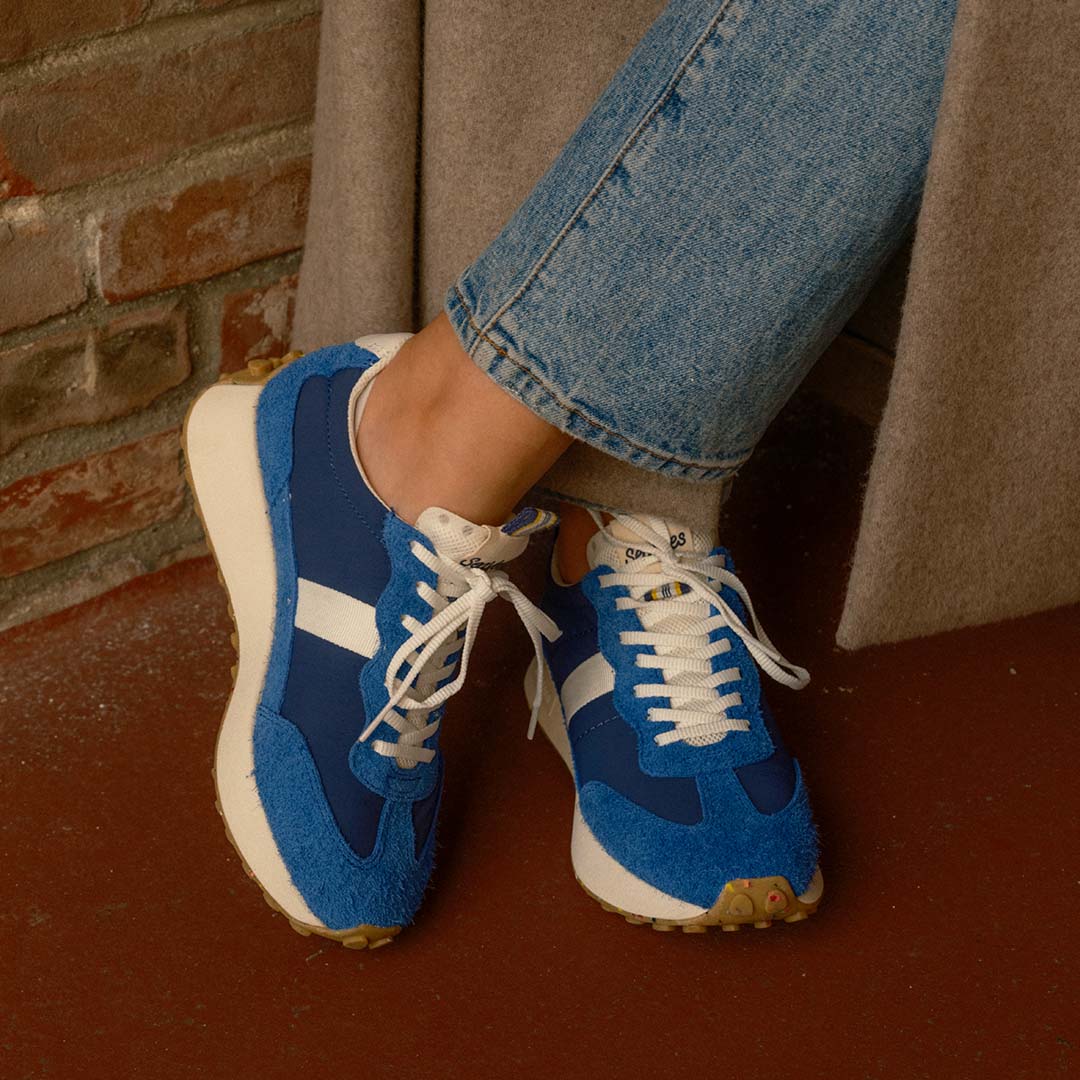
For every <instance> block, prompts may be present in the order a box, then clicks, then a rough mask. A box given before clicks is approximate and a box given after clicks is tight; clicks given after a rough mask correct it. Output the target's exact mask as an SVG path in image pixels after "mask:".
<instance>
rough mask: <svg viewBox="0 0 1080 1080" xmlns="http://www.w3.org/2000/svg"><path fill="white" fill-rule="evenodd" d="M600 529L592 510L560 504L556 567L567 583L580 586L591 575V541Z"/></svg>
mask: <svg viewBox="0 0 1080 1080" xmlns="http://www.w3.org/2000/svg"><path fill="white" fill-rule="evenodd" d="M598 529H599V526H598V525H597V524H596V522H595V521H594V520H593V517H592V515H591V514H590V513H589V511H588V510H585V509H584V508H582V507H580V506H575V505H574V504H573V503H565V502H564V503H560V504H559V534H558V536H557V537H556V538H555V565H556V567H557V568H558V571H559V577H560V578H561V579H562V581H563V582H564V584H566V585H576V584H577V583H578V582H579V581H581V579H582V578H583V577H584V576H585V575H586V574H587V573H588V572H589V570H590V566H589V541H590V540H591V539H592V537H593V536H594V535H595V533H596V532H597V530H598Z"/></svg>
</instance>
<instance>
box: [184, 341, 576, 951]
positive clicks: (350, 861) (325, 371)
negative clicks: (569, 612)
mask: <svg viewBox="0 0 1080 1080" xmlns="http://www.w3.org/2000/svg"><path fill="white" fill-rule="evenodd" d="M407 337H408V335H387V336H381V337H373V338H365V339H361V340H360V341H359V342H357V343H355V344H348V345H341V346H336V347H333V348H328V349H322V350H320V351H318V352H315V353H312V354H310V355H308V356H305V357H303V358H299V359H298V358H296V357H295V356H290V357H287V358H286V359H285V361H259V362H255V363H254V364H252V365H250V367H251V370H250V371H248V372H245V373H243V374H240V375H235V376H228V377H226V379H225V380H223V381H222V382H219V383H218V384H216V385H215V386H213V387H210V388H209V389H208V390H206V391H205V392H204V393H203V394H202V395H201V396H200V397H199V398H198V400H197V401H196V402H195V404H194V405H193V406H192V407H191V410H190V412H189V414H188V418H187V422H186V424H185V452H186V455H187V461H188V467H189V477H190V481H191V485H192V489H193V491H194V493H195V496H196V501H197V505H198V508H199V512H200V515H201V517H202V519H203V522H204V524H205V526H206V533H207V536H208V538H209V541H210V544H211V546H212V549H213V551H214V555H215V557H216V559H217V563H218V567H219V569H220V572H221V576H222V580H223V583H224V585H225V587H226V589H227V590H228V593H229V597H230V600H231V604H232V612H233V617H234V620H235V622H236V629H237V634H236V636H234V639H233V640H234V644H235V645H236V647H237V652H238V655H239V660H238V665H237V668H236V669H234V677H235V681H234V686H233V692H232V696H231V698H230V700H229V705H228V708H227V710H226V712H225V716H224V718H223V720H222V725H221V731H220V733H219V736H218V742H217V749H216V755H215V779H216V785H217V794H218V800H219V802H218V806H219V810H220V812H221V815H222V817H223V818H224V820H225V826H226V830H227V832H228V834H229V837H230V839H231V840H232V843H233V845H234V847H235V848H236V850H237V852H238V853H239V854H240V857H241V859H242V860H243V862H244V864H245V868H246V869H247V871H248V873H249V874H250V876H251V877H253V878H254V879H255V881H256V882H257V883H258V884H259V885H260V886H261V887H262V889H263V891H264V893H265V895H266V898H267V900H268V902H269V903H270V905H271V907H273V908H275V909H277V910H279V911H281V912H282V913H283V914H284V915H285V916H286V917H287V918H288V919H289V921H290V923H291V924H292V926H293V927H294V929H296V930H298V931H299V932H301V933H303V934H320V935H322V936H324V937H328V938H334V939H337V940H339V941H341V942H343V943H344V944H345V945H347V946H349V947H352V948H364V947H372V948H374V947H375V946H378V945H382V944H385V943H386V942H388V941H390V940H391V939H392V938H393V937H394V936H395V935H396V934H397V933H398V932H399V930H400V929H401V927H402V926H404V925H405V924H407V923H408V922H409V921H410V920H411V919H412V918H413V915H414V914H415V912H416V909H417V907H418V905H419V903H420V900H421V897H422V895H423V892H424V889H425V887H426V885H427V881H428V877H429V875H430V872H431V865H432V853H433V849H434V842H435V819H436V815H437V814H438V809H439V798H440V793H441V791H442V782H443V761H442V756H441V754H440V753H439V747H438V735H439V724H440V720H441V717H442V711H443V705H444V702H445V701H446V700H447V698H449V697H450V696H451V695H452V694H454V693H455V692H456V691H457V690H458V689H459V687H460V686H461V685H462V681H463V680H464V678H465V673H466V668H467V663H468V657H469V653H470V651H471V649H472V646H473V641H474V639H475V636H476V631H477V627H478V625H479V622H480V618H481V615H482V614H483V611H484V607H485V605H486V604H487V603H488V601H490V600H492V599H493V598H495V597H496V596H503V597H506V598H507V599H509V600H510V601H511V602H512V603H513V604H514V607H515V608H516V609H517V611H518V613H519V615H520V616H521V618H522V620H523V621H524V623H525V625H526V627H527V629H528V631H529V634H530V636H531V638H532V640H533V645H534V648H536V650H537V654H538V655H539V654H540V653H539V650H540V646H541V642H540V634H541V633H546V634H548V635H549V636H554V635H555V634H556V633H557V631H556V630H555V628H554V626H553V625H552V624H551V623H550V621H549V620H548V619H546V617H545V616H544V615H543V614H542V613H541V612H540V611H538V610H537V609H536V608H534V607H533V605H532V604H530V603H529V601H528V600H526V599H525V597H524V596H522V595H521V593H520V592H518V590H517V589H516V588H515V587H514V586H513V585H512V584H511V583H510V582H509V580H508V579H507V577H506V575H505V574H504V573H502V572H501V571H499V570H496V569H495V567H497V566H499V565H500V564H502V563H504V562H507V561H508V560H510V559H512V558H514V557H515V556H516V555H518V554H520V552H521V551H522V550H523V549H524V548H525V546H526V544H527V543H528V537H529V535H530V534H531V533H533V532H535V531H537V530H538V529H540V528H544V527H546V526H547V525H548V524H550V523H551V522H552V521H553V515H550V514H544V513H542V512H539V511H527V512H523V514H521V515H518V517H517V518H515V519H514V520H513V521H511V522H509V523H508V524H507V525H505V526H503V527H502V528H501V529H500V528H494V527H490V526H485V525H475V524H473V523H472V522H468V521H465V520H463V519H462V518H460V517H458V516H457V515H455V514H452V513H450V512H449V511H446V510H441V509H439V508H438V507H433V508H431V509H429V510H426V511H425V512H424V513H423V514H421V515H420V518H419V519H418V521H417V523H416V527H415V528H414V527H412V526H411V525H408V524H406V523H405V522H404V521H402V520H401V519H400V518H398V517H397V516H396V515H395V514H394V513H393V512H392V511H391V510H390V509H389V508H388V507H387V506H386V505H385V504H384V503H383V502H382V501H381V500H380V499H379V498H378V496H377V495H376V494H375V493H374V492H373V491H372V490H371V488H370V487H369V486H368V484H367V481H366V479H365V477H364V473H363V470H362V468H361V467H360V462H359V461H358V460H357V458H356V452H355V449H354V438H353V432H354V430H355V427H356V424H357V421H358V419H359V415H360V412H361V410H362V409H363V406H364V402H365V401H366V395H367V391H368V389H369V388H370V386H371V385H372V382H373V380H374V379H375V378H377V377H378V373H379V371H380V370H381V369H382V367H383V366H384V365H385V364H386V363H387V362H388V361H389V360H390V359H391V358H392V356H393V355H394V353H395V352H396V351H397V349H398V348H399V347H400V346H401V344H402V343H403V342H404V341H405V340H406V338H407ZM455 673H456V674H455Z"/></svg>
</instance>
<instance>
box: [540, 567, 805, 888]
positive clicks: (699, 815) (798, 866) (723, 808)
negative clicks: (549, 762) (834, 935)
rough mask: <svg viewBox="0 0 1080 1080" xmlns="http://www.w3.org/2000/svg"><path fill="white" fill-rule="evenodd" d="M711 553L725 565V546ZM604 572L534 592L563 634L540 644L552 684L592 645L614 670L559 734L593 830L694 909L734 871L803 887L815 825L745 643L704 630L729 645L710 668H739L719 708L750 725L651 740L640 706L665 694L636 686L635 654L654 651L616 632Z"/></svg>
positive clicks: (617, 592)
mask: <svg viewBox="0 0 1080 1080" xmlns="http://www.w3.org/2000/svg"><path fill="white" fill-rule="evenodd" d="M714 554H720V555H722V556H723V557H724V561H725V565H726V566H727V568H728V569H730V570H733V567H732V564H731V560H730V556H729V555H728V554H727V553H726V552H724V551H723V550H722V549H718V550H717V552H714ZM608 573H612V569H611V568H610V567H604V566H601V567H597V568H595V569H594V570H593V571H591V572H590V573H589V574H588V575H587V576H586V577H585V579H584V580H583V581H582V582H581V584H580V585H578V586H570V587H565V586H559V585H556V584H554V583H553V582H550V581H549V586H548V589H547V592H546V594H545V597H544V601H543V607H544V610H545V611H546V612H547V613H548V614H549V615H550V616H551V617H552V618H553V619H554V620H555V622H556V623H557V624H558V626H559V628H560V629H561V630H562V632H563V636H562V637H561V638H559V640H558V641H556V642H554V643H553V644H548V645H546V646H545V656H546V659H547V662H548V666H549V668H550V669H551V672H552V678H553V680H554V682H555V684H556V688H557V689H559V690H560V692H561V689H562V684H563V683H564V682H565V680H566V678H567V677H568V676H569V674H570V673H571V672H572V671H573V670H574V669H575V668H576V667H577V666H578V665H579V664H580V663H581V662H582V661H584V660H586V659H588V657H589V656H591V655H593V654H594V653H595V652H596V651H597V650H598V649H599V651H600V652H602V653H603V655H604V658H605V659H606V660H607V661H608V663H609V664H610V665H611V667H612V670H613V672H614V673H615V689H614V691H613V692H612V693H610V694H606V695H603V696H602V697H600V698H598V699H597V700H595V701H593V702H590V703H589V704H588V705H586V706H584V707H583V708H582V709H581V710H579V712H578V713H577V714H576V715H575V716H574V718H573V720H572V721H571V724H570V729H569V732H568V734H569V737H570V745H571V749H572V752H573V760H574V772H575V783H576V785H577V788H578V795H579V799H580V805H581V811H582V814H583V815H584V817H585V820H586V822H587V823H588V825H589V827H590V829H591V830H592V832H593V834H594V835H595V836H596V838H597V840H598V841H599V842H600V843H601V845H602V846H603V847H604V848H605V850H606V851H607V852H608V853H609V854H611V855H612V856H613V857H614V858H615V859H617V860H618V861H619V862H620V863H621V864H622V865H624V866H625V867H626V868H627V869H629V870H630V871H631V872H632V873H633V874H635V875H637V876H638V877H640V878H642V879H643V880H645V881H647V882H649V883H650V884H652V885H653V886H655V887H656V888H658V889H661V890H662V891H663V892H665V893H667V894H669V895H671V896H675V897H678V898H679V899H682V900H685V901H687V902H688V903H693V904H697V905H698V906H701V907H710V906H712V904H713V903H715V901H716V899H717V896H718V895H719V893H720V890H721V889H722V888H723V887H724V885H725V884H726V883H727V882H728V881H730V880H733V879H735V878H740V877H763V876H769V875H781V876H784V877H786V878H787V879H788V881H789V883H790V884H791V886H792V888H793V889H794V890H795V891H796V893H799V892H802V891H804V890H805V889H806V888H807V886H808V885H809V883H810V880H811V877H812V875H813V872H814V869H815V868H816V866H817V857H818V846H817V834H816V830H815V827H814V823H813V818H812V815H811V812H810V806H809V801H808V798H807V795H806V791H805V788H804V787H803V784H802V780H801V776H800V773H799V768H798V764H797V763H796V762H795V761H794V759H792V757H791V755H790V754H789V753H788V751H787V750H786V748H785V747H784V745H783V743H782V741H781V739H780V733H779V731H778V729H777V726H776V722H775V720H774V719H773V716H772V713H771V711H770V710H769V707H768V705H767V703H766V702H765V700H764V698H763V696H762V694H761V682H760V677H759V673H758V670H757V666H756V664H755V663H754V661H753V658H752V657H751V656H750V654H749V651H748V650H747V649H746V647H745V645H744V644H743V643H742V641H741V640H740V639H739V637H738V636H737V635H736V634H735V633H734V632H733V631H732V630H730V629H727V628H721V629H720V630H717V631H714V632H713V634H712V635H711V640H713V641H720V640H723V639H726V640H727V641H728V642H729V643H730V645H729V649H728V651H726V652H724V653H722V654H720V655H719V656H717V657H715V658H714V659H713V670H714V671H720V670H724V669H727V668H731V667H736V668H738V669H739V672H740V676H741V678H740V679H739V680H738V681H737V682H733V683H729V684H725V685H724V687H723V692H724V693H728V692H735V691H737V692H738V693H739V694H741V696H742V699H743V704H742V706H740V707H735V708H732V709H730V710H729V715H732V716H741V717H743V718H744V719H746V720H747V721H748V722H749V724H750V730H749V731H746V732H731V733H729V734H728V735H727V736H726V737H725V738H724V739H722V740H721V741H720V742H717V743H711V744H708V745H706V746H688V745H686V744H685V743H673V744H670V745H668V746H664V747H659V746H657V745H656V743H655V741H654V740H655V736H656V735H657V734H659V733H660V732H661V731H664V730H668V725H665V724H657V723H653V722H651V721H649V720H648V710H649V709H650V707H659V708H665V707H668V704H669V703H668V701H667V700H666V699H664V698H638V697H636V696H635V695H634V692H633V691H634V686H635V685H636V684H638V683H640V682H641V681H643V669H641V668H639V667H638V666H637V665H636V663H635V657H636V656H637V655H638V654H639V653H648V652H652V649H651V648H650V647H647V646H628V645H623V644H622V643H621V642H620V641H619V634H620V633H622V632H627V631H638V630H640V629H641V625H640V622H639V620H638V617H637V615H636V614H635V613H634V612H633V611H620V610H618V609H617V607H616V604H615V601H616V599H617V598H618V597H619V596H624V595H626V594H627V592H628V590H627V589H626V588H624V587H620V586H607V587H605V588H601V587H600V579H601V578H602V577H603V575H605V574H608ZM721 596H722V597H723V599H724V600H725V602H726V603H728V604H729V605H730V606H731V608H732V609H733V610H734V611H735V612H736V614H737V615H738V616H739V617H740V618H741V619H743V621H744V622H745V620H746V617H747V613H746V612H745V610H744V609H743V605H742V602H741V600H740V599H739V597H738V595H737V594H736V593H735V592H734V591H733V590H731V589H729V588H727V587H725V588H724V589H723V590H722V591H721ZM647 677H648V680H649V681H653V680H652V675H651V673H650V674H648V676H647ZM665 785H667V786H665ZM691 791H692V796H691V794H690V792H691Z"/></svg>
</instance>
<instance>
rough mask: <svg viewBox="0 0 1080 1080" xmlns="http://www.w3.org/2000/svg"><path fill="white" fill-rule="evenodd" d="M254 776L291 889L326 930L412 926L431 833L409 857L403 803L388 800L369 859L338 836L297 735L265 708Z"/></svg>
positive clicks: (427, 868) (411, 847) (408, 817)
mask: <svg viewBox="0 0 1080 1080" xmlns="http://www.w3.org/2000/svg"><path fill="white" fill-rule="evenodd" d="M254 741H255V777H256V780H257V781H258V784H259V797H260V798H261V799H262V804H263V808H264V810H265V811H266V816H267V818H268V819H269V821H270V826H271V828H272V829H273V832H274V839H275V841H276V842H277V846H278V850H279V851H280V853H281V857H282V858H283V859H284V861H285V865H286V866H287V867H288V870H289V875H290V876H291V877H292V880H293V884H295V885H296V887H297V888H298V889H299V890H300V892H301V894H302V895H303V897H304V899H305V900H306V901H307V904H308V906H309V907H310V908H311V910H312V911H313V912H314V913H315V914H316V915H317V916H318V917H319V918H320V919H321V920H322V921H323V922H324V923H325V924H326V925H327V926H328V927H330V929H331V930H345V929H348V928H349V927H353V926H358V925H360V924H361V923H370V924H371V925H374V926H401V925H404V924H405V923H408V922H410V921H411V920H412V917H413V915H414V914H415V912H416V909H417V907H418V906H419V904H420V900H421V897H422V896H423V892H424V888H425V886H426V884H427V879H428V877H429V876H430V873H431V864H432V859H433V852H434V847H435V844H434V835H435V834H434V830H431V832H430V833H429V835H428V838H427V841H426V843H425V844H424V845H423V847H422V848H421V853H420V857H419V859H418V858H417V857H416V855H415V851H416V842H415V837H414V834H413V823H412V814H411V811H410V805H409V803H408V802H407V801H399V800H387V803H386V805H385V807H384V809H383V814H382V818H381V821H380V823H379V830H378V833H377V835H376V838H375V844H374V846H373V848H372V851H371V854H370V855H369V856H368V857H367V858H361V857H360V856H358V855H357V854H356V852H355V851H353V849H352V848H351V847H349V845H348V844H347V843H346V842H345V839H344V837H342V835H341V833H340V832H338V829H337V826H336V824H335V822H334V818H333V814H332V813H331V811H330V807H329V805H328V803H327V801H326V796H325V795H324V794H323V788H322V783H321V781H320V779H319V774H318V772H317V770H316V769H315V764H314V762H313V761H312V759H311V754H310V753H309V752H308V748H307V743H306V742H305V740H304V737H303V735H301V734H300V732H299V731H298V730H297V729H296V728H295V727H294V726H293V725H292V724H290V723H289V721H288V720H285V719H284V718H283V717H281V716H279V715H277V714H276V713H274V712H272V711H271V710H269V709H264V708H262V707H260V708H259V710H258V715H257V719H256V723H255V740H254Z"/></svg>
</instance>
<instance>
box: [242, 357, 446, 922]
mask: <svg viewBox="0 0 1080 1080" xmlns="http://www.w3.org/2000/svg"><path fill="white" fill-rule="evenodd" d="M374 361H375V357H374V355H373V354H371V353H369V352H367V351H366V350H363V349H360V348H358V347H356V346H354V345H342V346H335V347H334V348H330V349H323V350H320V351H318V352H315V353H312V354H310V355H309V356H306V357H303V358H301V359H299V360H296V361H294V362H293V363H292V364H290V365H289V366H287V367H285V368H283V369H282V370H281V371H280V372H278V373H277V374H276V375H275V376H274V377H273V378H271V379H270V380H269V381H268V382H267V383H266V385H265V387H264V388H263V390H262V392H261V394H260V398H259V404H258V410H257V414H256V432H257V439H258V448H259V460H260V465H261V468H262V472H263V482H264V490H265V494H266V498H267V505H268V507H269V513H270V523H271V529H272V534H273V542H274V553H275V560H276V567H277V609H276V615H275V625H274V640H273V646H272V648H271V655H270V660H269V665H268V670H267V675H266V679H265V681H264V685H263V692H262V698H261V701H260V705H259V710H258V714H257V719H256V728H255V780H256V783H257V785H258V790H259V796H260V799H261V801H262V804H263V808H264V810H265V812H266V815H267V819H268V820H269V822H270V826H271V830H272V831H273V834H274V838H275V841H276V842H277V846H278V850H279V852H280V854H281V857H282V859H283V860H284V861H285V864H286V866H287V867H288V869H289V873H290V875H291V876H292V879H293V882H294V884H295V885H296V887H297V888H298V889H299V890H300V892H301V893H302V894H303V896H304V898H305V900H306V901H307V903H308V905H309V906H310V908H311V910H312V911H313V912H314V913H315V914H316V915H317V916H318V917H319V918H320V919H322V921H323V922H325V923H326V925H327V926H330V927H331V928H334V929H344V928H347V927H351V926H355V925H358V924H360V923H370V924H373V925H380V926H393V925H400V924H402V923H404V922H408V921H409V920H410V919H411V917H412V915H413V913H414V912H415V909H416V906H417V905H418V904H419V902H420V898H421V896H422V894H423V890H424V887H425V885H426V882H427V878H428V876H429V874H430V871H431V862H432V851H433V847H434V838H435V832H436V830H435V827H434V826H435V819H436V815H437V812H438V805H439V800H440V793H441V787H442V763H441V759H440V757H439V755H438V754H436V757H435V759H434V760H433V761H432V762H430V763H428V764H420V765H418V766H417V767H416V768H413V769H401V768H399V767H398V766H397V764H396V762H395V761H394V759H393V758H387V757H385V756H383V755H380V754H377V753H375V752H374V751H373V750H372V749H371V744H372V741H374V739H376V738H384V739H387V740H390V741H393V740H396V738H397V732H395V731H393V730H392V729H390V728H389V727H388V726H384V725H380V728H379V730H378V731H376V732H375V733H374V735H373V737H372V739H371V740H369V741H367V742H363V743H361V742H358V741H357V740H358V738H359V736H360V734H361V733H362V732H363V730H364V728H365V727H366V726H367V722H368V721H367V717H369V716H372V715H373V714H374V712H373V711H374V710H378V709H379V708H381V707H382V705H383V704H384V703H385V701H386V690H385V687H384V686H383V679H384V677H385V674H386V666H387V663H388V661H389V659H390V657H391V656H392V655H393V653H394V652H395V651H396V649H397V648H398V646H399V645H400V644H401V642H402V641H403V640H404V638H405V630H404V628H403V627H402V625H401V618H402V616H403V615H404V614H410V615H412V616H413V617H414V618H417V619H419V620H421V621H426V619H427V618H429V617H430V613H431V612H430V608H429V606H428V605H427V604H426V603H425V602H424V601H423V600H422V599H421V598H420V597H419V596H418V595H417V593H416V582H417V581H418V580H426V581H428V582H429V584H431V585H434V584H435V582H434V575H432V574H431V573H430V572H429V571H428V570H427V569H426V568H425V567H424V566H423V565H422V564H421V563H420V562H419V561H418V560H417V559H416V558H415V557H413V556H412V555H411V553H410V552H409V541H410V540H412V539H416V538H420V539H421V542H424V543H425V544H427V541H426V538H424V537H422V534H419V533H417V532H416V530H414V529H411V528H410V527H409V526H407V525H405V524H404V523H403V522H400V521H399V520H398V519H397V518H396V517H395V516H394V515H393V514H392V513H391V512H390V511H388V510H387V509H386V507H385V506H384V505H383V504H382V503H381V502H380V501H379V500H378V499H377V498H376V497H375V495H374V494H373V493H372V492H371V491H370V490H369V489H368V488H367V486H366V484H365V483H364V481H363V478H362V477H361V475H360V473H359V470H357V468H356V466H355V462H354V460H353V455H352V431H351V422H350V417H349V412H348V407H349V398H350V394H351V393H352V390H353V388H354V386H355V385H356V381H357V379H358V378H359V377H360V375H361V374H362V373H363V371H364V370H365V369H366V368H367V367H368V366H370V365H371V364H372V363H373V362H374ZM395 523H396V525H395ZM388 544H389V545H393V547H392V548H391V549H390V552H389V553H388V550H387V545H388ZM427 546H429V547H430V544H427ZM299 577H304V578H307V579H309V580H312V581H314V582H316V583H318V584H320V585H324V586H326V587H328V588H332V589H336V590H338V591H340V592H343V593H346V594H347V595H349V596H352V597H355V598H357V599H360V600H364V601H366V602H368V603H371V604H373V605H375V608H376V625H377V628H378V630H379V638H380V644H379V649H378V651H377V653H376V655H375V656H374V657H372V658H370V659H365V658H364V657H361V656H358V655H356V654H354V653H352V652H349V651H348V650H346V649H342V648H340V647H339V646H337V645H334V644H332V643H330V642H327V641H324V640H322V639H321V638H318V637H315V636H314V635H311V634H308V633H305V632H304V631H300V630H295V629H294V626H293V622H294V613H295V608H296V590H297V579H298V578H299ZM433 715H434V714H433ZM432 742H434V740H432ZM429 745H431V743H429ZM436 749H437V748H436Z"/></svg>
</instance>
